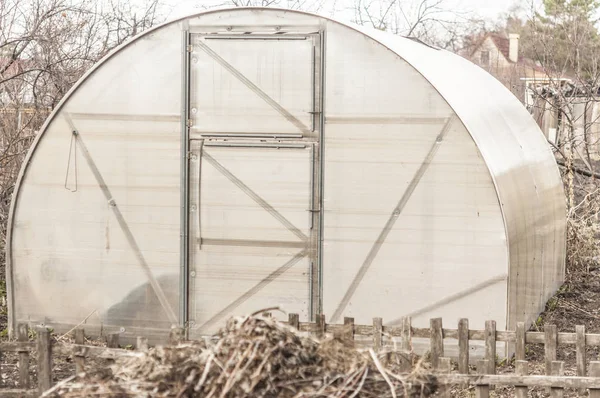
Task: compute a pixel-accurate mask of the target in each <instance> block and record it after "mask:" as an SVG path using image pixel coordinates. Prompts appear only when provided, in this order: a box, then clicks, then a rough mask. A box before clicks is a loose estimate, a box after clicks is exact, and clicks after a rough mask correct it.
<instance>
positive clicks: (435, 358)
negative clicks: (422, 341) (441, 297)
mask: <svg viewBox="0 0 600 398" xmlns="http://www.w3.org/2000/svg"><path fill="white" fill-rule="evenodd" d="M429 324H430V326H431V338H430V346H429V350H430V352H431V366H433V368H434V369H437V368H438V366H439V364H440V358H441V357H443V356H444V335H443V331H442V318H434V319H431V320H430V321H429Z"/></svg>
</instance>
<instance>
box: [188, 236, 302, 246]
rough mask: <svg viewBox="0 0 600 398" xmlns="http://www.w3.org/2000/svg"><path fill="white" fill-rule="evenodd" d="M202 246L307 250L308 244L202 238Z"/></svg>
mask: <svg viewBox="0 0 600 398" xmlns="http://www.w3.org/2000/svg"><path fill="white" fill-rule="evenodd" d="M198 240H200V241H201V242H200V243H201V244H202V246H243V247H289V248H298V249H305V248H306V242H292V241H279V240H249V239H211V238H200V239H198Z"/></svg>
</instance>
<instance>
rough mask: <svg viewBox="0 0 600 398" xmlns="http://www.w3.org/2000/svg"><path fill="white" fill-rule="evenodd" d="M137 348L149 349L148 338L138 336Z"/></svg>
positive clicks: (140, 349) (139, 349)
mask: <svg viewBox="0 0 600 398" xmlns="http://www.w3.org/2000/svg"><path fill="white" fill-rule="evenodd" d="M135 348H136V350H138V351H148V338H146V337H143V336H138V337H137V340H136V344H135Z"/></svg>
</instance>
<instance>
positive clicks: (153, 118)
mask: <svg viewBox="0 0 600 398" xmlns="http://www.w3.org/2000/svg"><path fill="white" fill-rule="evenodd" d="M70 115H71V119H74V120H80V119H81V120H110V121H120V122H179V121H180V120H181V115H175V114H173V115H168V114H164V115H157V114H125V113H71V114H70Z"/></svg>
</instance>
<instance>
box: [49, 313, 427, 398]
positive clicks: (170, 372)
mask: <svg viewBox="0 0 600 398" xmlns="http://www.w3.org/2000/svg"><path fill="white" fill-rule="evenodd" d="M384 356H385V355H384ZM384 356H381V357H378V356H377V355H375V353H374V352H373V351H365V352H361V351H358V350H357V349H355V348H354V347H352V346H351V345H349V343H346V342H344V341H342V340H340V339H338V338H330V339H325V340H323V341H318V340H316V339H314V338H311V337H303V336H300V335H299V333H298V332H297V331H295V330H294V329H292V328H290V327H288V326H286V325H283V324H281V323H278V322H277V321H275V320H273V319H271V318H264V317H257V316H249V317H239V318H232V319H231V320H229V321H228V323H227V325H226V326H225V328H224V329H223V330H222V331H221V332H219V333H218V334H217V335H216V339H215V340H211V342H208V343H202V342H184V343H180V344H179V345H177V346H165V347H157V348H156V349H153V350H151V351H149V352H148V353H145V354H144V355H142V356H139V357H132V358H124V359H122V360H119V361H118V362H117V363H116V364H115V365H114V366H113V367H112V368H111V370H110V371H106V370H104V371H95V372H88V373H87V374H81V375H78V376H77V377H76V378H74V379H72V380H70V381H68V382H63V383H60V384H59V385H57V386H56V387H54V388H53V389H52V390H49V391H48V392H47V393H46V394H44V396H51V397H59V396H60V397H84V396H85V397H89V396H100V395H101V396H103V397H104V396H113V397H117V396H119V397H120V396H131V395H134V396H144V397H248V396H252V397H274V396H277V397H311V396H314V397H317V396H319V397H325V396H328V397H428V396H430V395H432V394H433V393H434V392H435V390H436V380H435V379H434V378H432V377H431V376H425V375H424V373H423V372H422V371H418V370H415V371H413V372H412V373H411V374H402V375H401V374H400V372H399V368H398V365H397V364H395V362H396V361H394V359H393V358H391V357H390V356H389V355H388V356H387V359H385V360H384V358H383V357H384ZM418 365H420V364H418ZM417 369H420V366H417Z"/></svg>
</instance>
